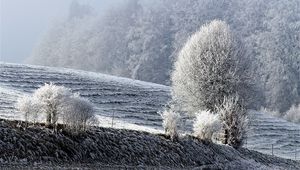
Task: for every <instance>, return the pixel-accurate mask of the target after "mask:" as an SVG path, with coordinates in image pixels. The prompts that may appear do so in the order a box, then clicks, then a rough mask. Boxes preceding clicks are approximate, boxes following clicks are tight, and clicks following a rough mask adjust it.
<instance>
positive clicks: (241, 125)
mask: <svg viewBox="0 0 300 170" xmlns="http://www.w3.org/2000/svg"><path fill="white" fill-rule="evenodd" d="M241 103H242V102H241V101H240V100H239V97H238V96H237V95H236V96H231V97H224V100H223V103H222V104H221V106H219V107H218V108H217V112H218V113H219V116H220V120H221V124H222V129H221V133H222V135H223V137H222V139H221V141H222V143H223V144H228V145H230V146H233V147H235V148H238V147H240V146H242V145H243V140H244V139H245V137H246V130H247V125H248V119H247V111H246V109H245V108H244V106H243V105H242V104H241Z"/></svg>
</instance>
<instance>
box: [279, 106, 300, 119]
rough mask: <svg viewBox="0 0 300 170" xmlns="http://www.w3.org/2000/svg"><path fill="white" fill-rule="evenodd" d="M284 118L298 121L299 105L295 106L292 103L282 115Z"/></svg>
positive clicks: (299, 116) (299, 114)
mask: <svg viewBox="0 0 300 170" xmlns="http://www.w3.org/2000/svg"><path fill="white" fill-rule="evenodd" d="M283 118H285V119H286V120H288V121H291V122H295V123H300V105H298V106H295V105H293V106H292V107H291V108H290V109H289V110H288V111H287V112H286V113H285V115H284V117H283Z"/></svg>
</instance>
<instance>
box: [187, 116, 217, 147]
mask: <svg viewBox="0 0 300 170" xmlns="http://www.w3.org/2000/svg"><path fill="white" fill-rule="evenodd" d="M195 115H196V120H195V121H194V124H193V131H194V135H195V136H196V137H198V138H199V139H202V140H207V141H211V140H212V137H213V136H214V135H217V133H219V131H220V128H221V123H220V120H219V115H218V114H213V113H211V112H209V111H200V112H199V113H196V114H195Z"/></svg>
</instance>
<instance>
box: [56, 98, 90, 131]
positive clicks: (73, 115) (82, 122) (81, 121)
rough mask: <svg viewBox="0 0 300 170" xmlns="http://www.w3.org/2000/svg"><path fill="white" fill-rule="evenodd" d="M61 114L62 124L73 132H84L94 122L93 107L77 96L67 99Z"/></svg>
mask: <svg viewBox="0 0 300 170" xmlns="http://www.w3.org/2000/svg"><path fill="white" fill-rule="evenodd" d="M62 112H63V115H62V121H63V123H64V124H66V125H67V126H68V128H69V129H71V130H72V131H73V132H80V131H85V130H86V129H87V128H88V127H89V125H91V124H92V123H94V121H95V116H94V112H95V110H94V108H93V105H92V104H91V103H90V102H89V101H88V100H86V99H83V98H81V97H79V96H74V97H71V98H69V99H68V101H67V102H66V103H64V104H63V107H62Z"/></svg>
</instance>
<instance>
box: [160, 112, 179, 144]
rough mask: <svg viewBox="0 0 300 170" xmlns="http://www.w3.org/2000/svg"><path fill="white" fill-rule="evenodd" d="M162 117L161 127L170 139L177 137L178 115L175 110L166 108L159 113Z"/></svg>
mask: <svg viewBox="0 0 300 170" xmlns="http://www.w3.org/2000/svg"><path fill="white" fill-rule="evenodd" d="M160 114H161V117H162V119H163V127H164V129H165V133H166V135H168V136H170V138H171V139H172V140H174V139H176V138H177V137H178V133H177V125H178V121H179V119H180V115H179V113H177V112H174V111H172V110H171V109H167V110H165V111H163V112H161V113H160Z"/></svg>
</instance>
